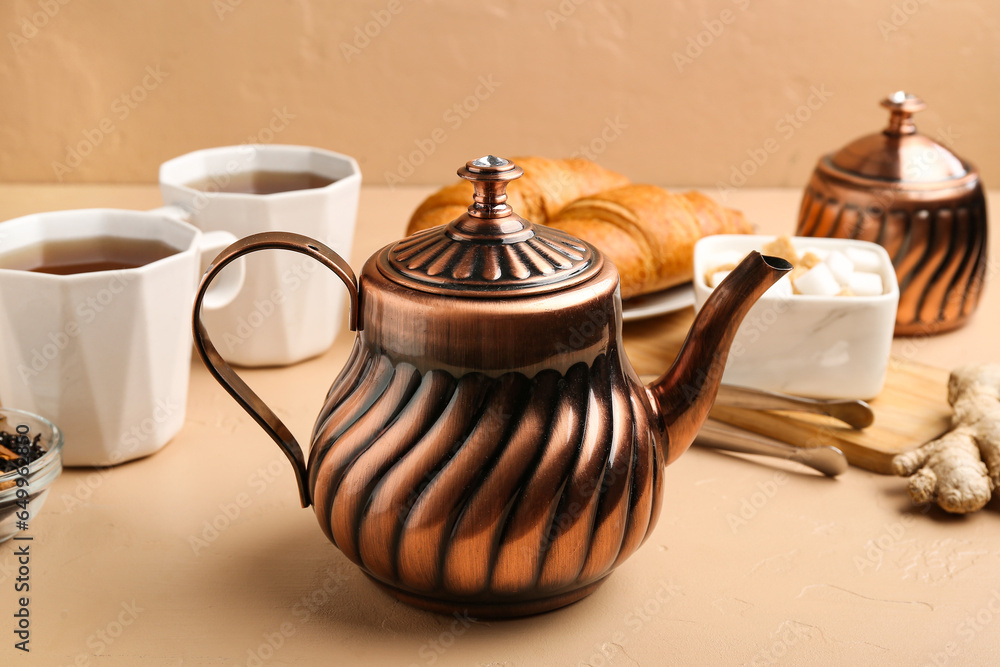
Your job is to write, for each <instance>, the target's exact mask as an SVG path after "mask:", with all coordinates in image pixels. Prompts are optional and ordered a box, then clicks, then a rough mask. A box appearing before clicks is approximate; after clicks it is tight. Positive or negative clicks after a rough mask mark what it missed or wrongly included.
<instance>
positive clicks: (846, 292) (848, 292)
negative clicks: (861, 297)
mask: <svg viewBox="0 0 1000 667" xmlns="http://www.w3.org/2000/svg"><path fill="white" fill-rule="evenodd" d="M837 296H855V294H854V292H852V291H851V288H850V287H845V288H844V289H842V290H840V291H839V292H837Z"/></svg>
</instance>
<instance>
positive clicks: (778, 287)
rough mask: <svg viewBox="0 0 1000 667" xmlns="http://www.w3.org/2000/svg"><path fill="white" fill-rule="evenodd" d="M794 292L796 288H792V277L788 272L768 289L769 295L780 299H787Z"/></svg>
mask: <svg viewBox="0 0 1000 667" xmlns="http://www.w3.org/2000/svg"><path fill="white" fill-rule="evenodd" d="M794 294H795V290H793V289H792V279H791V278H789V277H788V274H787V273H786V274H785V275H783V276H781V277H780V278H778V281H777V282H776V283H774V284H773V285H771V287H770V289H768V290H767V295H768V296H774V297H778V298H779V299H785V298H788V297H791V296H793V295H794Z"/></svg>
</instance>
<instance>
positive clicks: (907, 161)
mask: <svg viewBox="0 0 1000 667" xmlns="http://www.w3.org/2000/svg"><path fill="white" fill-rule="evenodd" d="M881 105H882V106H883V107H885V108H887V109H888V110H889V125H888V126H887V127H886V128H885V129H884V130H882V131H881V132H878V133H875V134H869V135H867V136H864V137H861V138H859V139H856V140H855V141H853V142H851V143H849V144H848V145H846V146H844V147H843V148H841V149H840V150H839V151H837V152H836V153H833V154H832V155H827V156H826V157H824V158H823V159H822V160H821V162H822V163H824V166H826V167H827V168H828V169H830V170H831V171H834V172H839V174H840V175H842V176H847V177H849V178H850V177H854V178H853V179H851V180H856V179H858V178H860V179H864V180H875V181H890V182H892V183H896V184H903V185H905V184H908V183H913V184H932V183H942V184H944V183H948V185H953V181H955V180H956V179H964V178H967V177H969V175H970V174H971V173H974V172H975V168H974V167H972V166H971V165H970V164H968V163H967V162H965V161H963V160H962V159H961V158H959V157H958V156H956V155H955V154H954V153H952V152H951V151H950V150H948V149H947V148H945V147H944V146H942V145H941V144H939V143H937V142H935V141H934V140H932V139H930V138H929V137H926V136H924V135H922V134H918V133H917V127H916V125H914V124H913V119H912V116H913V114H914V113H916V112H918V111H922V110H923V109H924V108H926V106H927V105H926V104H924V102H923V100H921V99H920V98H919V97H916V96H915V95H910V94H908V93H905V92H903V91H901V90H900V91H896V92H895V93H893V94H892V95H890V96H889V97H887V98H885V99H884V100H882V102H881ZM949 182H952V183H949Z"/></svg>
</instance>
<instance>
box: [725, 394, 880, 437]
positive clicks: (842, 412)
mask: <svg viewBox="0 0 1000 667" xmlns="http://www.w3.org/2000/svg"><path fill="white" fill-rule="evenodd" d="M715 402H716V403H718V404H719V405H725V406H729V407H734V408H746V409H748V410H794V411H795V412H812V413H815V414H821V415H828V416H830V417H833V418H834V419H839V420H840V421H842V422H844V423H845V424H847V425H848V426H851V427H853V428H858V429H860V428H868V427H869V426H871V425H872V423H873V422H874V421H875V413H874V412H873V411H872V408H871V406H870V405H868V404H867V403H865V402H864V401H853V400H838V399H818V398H802V397H800V396H789V395H788V394H779V393H778V392H773V391H764V390H762V389H750V388H749V387H737V386H736V385H731V384H724V385H722V386H721V387H719V395H718V397H716V399H715Z"/></svg>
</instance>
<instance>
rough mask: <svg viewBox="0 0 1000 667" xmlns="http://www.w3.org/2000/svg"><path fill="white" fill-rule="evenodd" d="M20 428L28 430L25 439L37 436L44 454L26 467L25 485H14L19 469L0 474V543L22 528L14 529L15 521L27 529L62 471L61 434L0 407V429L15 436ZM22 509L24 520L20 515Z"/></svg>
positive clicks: (23, 414)
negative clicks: (24, 512) (24, 524)
mask: <svg viewBox="0 0 1000 667" xmlns="http://www.w3.org/2000/svg"><path fill="white" fill-rule="evenodd" d="M3 418H6V419H3ZM22 425H23V426H27V427H28V433H27V437H28V438H29V439H30V440H32V441H34V439H35V436H36V435H39V434H41V436H42V437H41V439H40V440H39V445H41V447H42V448H43V449H44V450H45V453H44V454H42V456H40V457H39V458H37V459H35V460H34V461H32V462H31V463H29V464H28V474H27V476H26V478H27V484H22V485H21V486H18V483H17V481H18V479H19V478H21V476H22V475H21V470H20V469H17V470H12V471H10V472H7V473H3V474H0V542H5V541H7V540H9V539H10V538H12V537H14V535H16V534H17V533H18V532H20V531H21V530H22V529H23V528H20V527H18V523H19V522H22V521H23V522H25V523H27V524H28V525H29V527H30V525H31V520H32V519H34V518H35V516H36V515H37V514H38V511H39V510H40V509H41V508H42V504H43V503H44V502H45V497H46V496H48V494H49V487H50V486H52V482H54V481H55V479H56V477H58V476H59V473H61V472H62V448H63V434H62V431H60V430H59V428H58V427H57V426H56V425H55V424H53V423H52V422H50V421H49V420H47V419H45V418H44V417H39V416H38V415H34V414H31V413H30V412H23V411H21V410H12V409H10V408H0V430H3V431H6V432H8V433H15V432H16V430H17V428H18V427H19V426H22ZM19 491H20V493H19ZM25 510H26V511H27V518H24V515H23V514H22V512H23V511H25Z"/></svg>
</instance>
